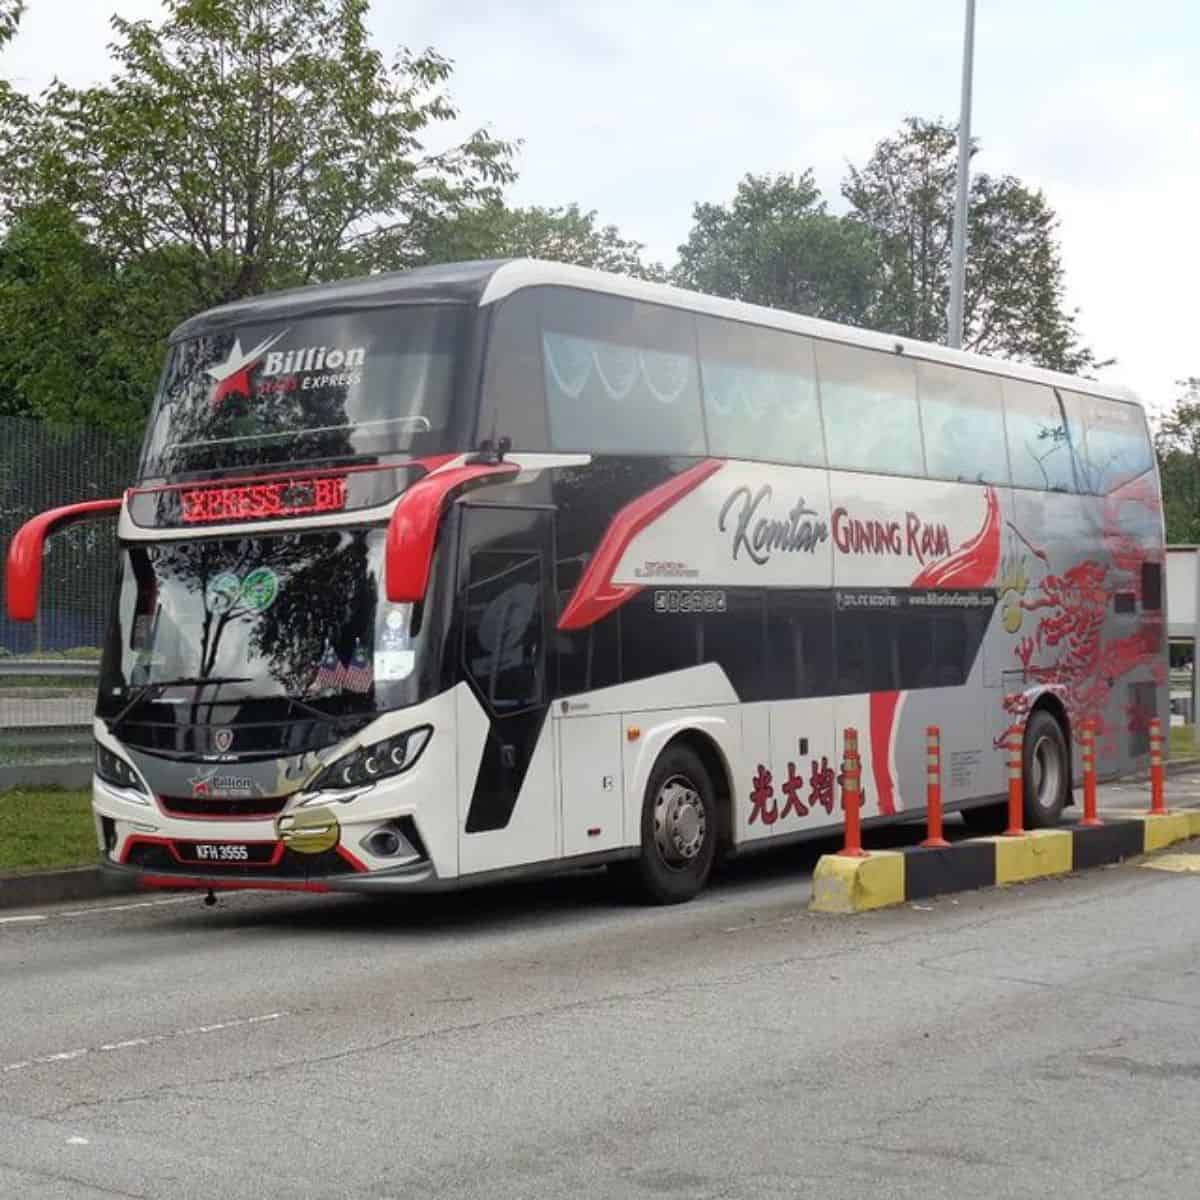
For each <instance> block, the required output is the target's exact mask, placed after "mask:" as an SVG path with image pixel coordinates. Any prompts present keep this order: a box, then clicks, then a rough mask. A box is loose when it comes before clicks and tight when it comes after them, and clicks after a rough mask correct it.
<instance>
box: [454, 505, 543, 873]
mask: <svg viewBox="0 0 1200 1200" xmlns="http://www.w3.org/2000/svg"><path fill="white" fill-rule="evenodd" d="M460 514H461V526H460V537H459V550H458V588H457V604H458V618H459V619H458V622H457V624H458V628H459V631H460V636H459V639H458V642H459V652H460V655H461V659H460V664H461V669H462V673H463V675H464V677H465V678H466V680H467V681H468V683H469V685H470V687H471V690H472V692H473V693H474V696H475V699H476V700H477V701H478V708H481V709H482V711H483V719H484V720H485V721H486V725H487V730H486V735H485V737H484V744H483V752H482V755H481V757H480V759H479V762H478V766H477V768H473V767H472V765H471V764H470V763H468V762H467V761H466V759H465V756H464V755H463V754H460V756H459V764H460V765H459V780H458V814H459V829H460V852H459V870H460V873H462V874H464V875H466V874H471V873H473V872H476V871H487V870H494V869H496V868H500V867H506V866H512V865H515V864H517V863H527V862H538V861H542V860H545V859H550V858H554V857H556V856H557V854H558V849H557V841H558V838H557V829H556V825H557V822H556V812H555V788H554V779H555V763H554V739H553V736H552V730H551V729H550V728H549V725H550V723H549V722H548V721H547V707H548V700H549V692H550V678H549V662H550V659H549V655H548V651H547V647H548V642H549V632H550V621H551V617H552V613H553V602H552V597H553V592H552V588H553V572H554V513H553V510H552V509H548V508H515V507H511V506H501V505H484V504H464V505H461V506H460ZM472 720H473V721H475V722H478V721H479V720H480V717H479V712H478V709H476V710H474V712H473V713H472V714H471V715H470V716H467V715H465V714H464V715H460V718H459V737H460V739H462V741H463V745H464V747H465V745H466V743H467V741H468V740H470V741H472V742H473V744H477V741H475V740H474V739H473V738H472V737H471V733H470V730H469V728H468V725H469V723H470V722H471V721H472Z"/></svg>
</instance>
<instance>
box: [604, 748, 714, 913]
mask: <svg viewBox="0 0 1200 1200" xmlns="http://www.w3.org/2000/svg"><path fill="white" fill-rule="evenodd" d="M717 828H718V823H717V795H716V789H715V788H714V787H713V782H712V780H711V779H710V778H709V775H708V771H707V770H705V768H704V764H703V763H702V762H701V761H700V759H699V757H698V756H697V755H696V754H695V753H694V752H693V751H692V750H690V749H688V747H687V746H668V747H667V748H666V749H665V750H664V751H663V752H662V754H660V755H659V757H658V761H657V762H656V763H655V764H654V770H653V771H651V772H650V779H649V781H648V782H647V784H646V797H645V800H644V801H643V802H642V838H641V841H642V853H641V856H640V857H639V858H637V859H636V860H635V861H633V862H630V863H622V864H621V867H622V870H621V871H620V872H619V874H620V875H622V876H623V877H624V879H625V881H626V882H627V883H629V884H630V885H632V888H633V890H634V892H635V893H636V894H637V896H638V898H639V899H641V900H644V901H646V902H647V903H650V904H679V903H681V902H682V901H684V900H690V899H691V898H692V897H693V896H694V895H696V893H697V892H699V891H700V889H701V888H703V887H704V885H705V883H707V882H708V876H709V872H710V871H711V870H712V865H713V858H714V856H715V854H716V848H717Z"/></svg>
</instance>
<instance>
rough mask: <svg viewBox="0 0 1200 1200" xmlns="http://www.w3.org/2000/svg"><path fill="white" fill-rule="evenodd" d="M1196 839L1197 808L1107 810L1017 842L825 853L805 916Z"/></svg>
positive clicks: (1000, 881) (1030, 875) (1059, 869)
mask: <svg viewBox="0 0 1200 1200" xmlns="http://www.w3.org/2000/svg"><path fill="white" fill-rule="evenodd" d="M1194 837H1200V809H1185V810H1181V811H1177V812H1172V813H1164V814H1162V815H1161V816H1159V815H1153V814H1150V813H1136V812H1121V811H1119V810H1110V811H1109V812H1108V813H1107V814H1106V816H1105V820H1104V824H1103V825H1090V826H1089V825H1073V826H1070V827H1068V828H1065V829H1037V830H1032V831H1031V832H1029V833H1026V834H1024V835H1022V836H1021V837H1004V836H999V837H988V838H971V839H969V840H967V841H964V842H955V843H954V844H953V845H950V846H945V847H940V848H931V847H926V846H912V847H908V848H905V849H902V850H877V851H872V852H869V853H868V854H867V855H866V856H865V857H864V858H843V857H842V856H841V855H838V854H825V855H822V856H821V859H820V861H819V862H818V863H817V869H816V870H815V871H814V872H813V890H812V900H811V901H810V903H809V906H808V907H809V911H810V912H818V913H859V912H870V911H871V910H872V909H876V908H889V907H894V906H895V905H898V904H905V903H907V902H909V901H912V900H925V899H928V898H929V897H930V896H942V895H946V894H948V893H951V892H968V891H974V890H976V889H978V888H984V887H996V886H998V885H1005V884H1010V883H1027V882H1029V881H1030V880H1032V879H1048V878H1050V877H1051V876H1054V875H1069V874H1070V873H1071V872H1072V871H1081V870H1084V869H1085V868H1087V867H1099V866H1106V865H1107V864H1109V863H1117V862H1121V861H1122V860H1124V859H1127V858H1136V857H1137V856H1138V855H1141V854H1150V853H1152V852H1153V851H1155V850H1161V849H1163V848H1164V847H1165V846H1171V845H1174V844H1175V843H1176V842H1183V841H1187V840H1188V839H1189V838H1194Z"/></svg>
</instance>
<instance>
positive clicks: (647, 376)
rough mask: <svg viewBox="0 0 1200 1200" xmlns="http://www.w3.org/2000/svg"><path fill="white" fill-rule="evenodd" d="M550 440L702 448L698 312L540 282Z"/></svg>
mask: <svg viewBox="0 0 1200 1200" xmlns="http://www.w3.org/2000/svg"><path fill="white" fill-rule="evenodd" d="M542 297H543V304H542V330H541V343H542V344H541V355H542V368H543V372H544V378H545V387H546V407H547V414H548V418H549V424H550V443H551V447H552V449H555V450H564V451H572V450H575V451H582V452H586V453H590V454H680V455H701V454H703V453H704V452H705V447H704V421H703V418H702V416H701V413H700V371H699V366H698V364H697V361H696V335H695V326H694V324H693V318H692V316H691V314H689V313H686V312H682V311H679V310H676V309H671V308H664V307H661V306H659V305H657V304H642V303H640V302H637V301H633V300H626V299H622V298H620V297H617V296H601V295H597V294H596V293H593V292H580V291H575V290H574V289H572V288H545V289H543V292H542Z"/></svg>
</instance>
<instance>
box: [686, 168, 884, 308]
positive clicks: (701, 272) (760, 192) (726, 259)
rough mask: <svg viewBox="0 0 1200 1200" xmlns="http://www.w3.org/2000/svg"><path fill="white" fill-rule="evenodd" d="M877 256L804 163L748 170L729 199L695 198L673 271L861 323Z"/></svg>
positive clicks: (866, 235)
mask: <svg viewBox="0 0 1200 1200" xmlns="http://www.w3.org/2000/svg"><path fill="white" fill-rule="evenodd" d="M877 264H878V259H877V255H876V252H875V247H874V245H873V244H872V238H871V235H870V232H869V231H868V230H867V229H866V228H865V227H864V226H862V225H861V224H857V223H852V222H849V221H846V220H845V219H843V218H840V217H836V216H832V215H830V213H829V212H828V211H827V209H826V205H825V202H824V201H823V200H822V199H821V194H820V191H819V190H818V188H817V185H816V183H815V182H814V181H813V177H812V172H811V171H805V172H804V173H803V174H801V175H786V174H785V175H776V176H772V175H747V176H746V177H745V178H744V179H743V180H742V181H741V182H740V183H739V184H738V188H737V194H736V195H735V196H734V198H733V201H732V203H730V204H728V205H721V204H697V205H696V206H695V208H694V209H693V210H692V229H691V232H690V234H689V235H688V240H687V241H686V242H685V243H684V244H683V245H682V246H680V247H679V263H678V265H677V266H676V267H675V270H674V271H673V272H672V277H673V278H674V280H675V281H676V282H678V283H680V284H682V285H683V286H685V287H692V288H696V289H697V290H699V291H703V292H712V293H714V294H716V295H718V296H725V297H727V298H729V299H731V300H744V301H748V302H749V303H752V304H765V305H768V306H770V307H773V308H783V309H787V310H789V311H791V312H799V313H806V314H808V315H810V316H818V317H826V318H828V319H829V320H833V321H845V322H848V323H850V324H862V323H863V322H864V320H865V318H866V316H867V315H868V313H869V312H870V311H871V308H872V304H873V298H874V294H875V291H876V288H877V286H878V284H877V278H876V277H877V272H878V266H877Z"/></svg>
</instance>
